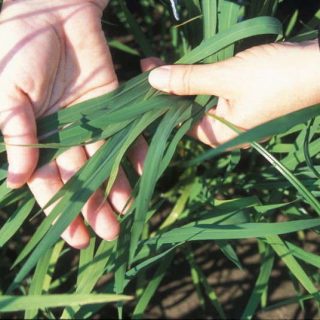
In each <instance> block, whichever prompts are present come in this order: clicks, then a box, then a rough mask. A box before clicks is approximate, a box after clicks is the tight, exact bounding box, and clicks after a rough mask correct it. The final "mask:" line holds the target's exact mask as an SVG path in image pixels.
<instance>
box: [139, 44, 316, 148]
mask: <svg viewBox="0 0 320 320" xmlns="http://www.w3.org/2000/svg"><path fill="white" fill-rule="evenodd" d="M144 63H145V64H149V67H150V66H151V64H153V66H156V64H157V62H156V61H155V60H153V61H150V60H149V61H148V60H147V61H145V62H144ZM149 82H150V84H151V85H152V86H153V87H154V88H156V89H158V90H161V91H164V92H168V93H172V94H176V95H199V94H204V95H214V96H217V97H219V100H218V104H217V106H216V107H215V108H214V109H212V110H211V111H210V112H211V113H215V114H216V115H218V116H220V117H222V118H224V119H226V120H228V121H229V122H231V123H233V124H235V125H236V126H238V127H239V128H240V129H243V130H248V129H251V128H253V127H255V126H257V125H260V124H262V123H265V122H267V121H269V120H272V119H275V118H277V117H280V116H282V115H285V114H288V113H290V112H294V111H297V110H300V109H303V108H305V107H308V106H312V105H315V104H317V103H319V102H320V50H319V45H318V41H316V40H314V41H308V42H303V43H299V44H298V43H288V42H287V43H277V44H268V45H262V46H257V47H253V48H251V49H248V50H245V51H243V52H240V53H239V54H237V55H236V56H235V57H233V58H231V59H228V60H225V61H222V62H218V63H214V64H209V65H193V66H191V65H175V66H162V67H159V68H156V69H155V70H153V71H151V73H150V75H149ZM191 135H193V136H194V137H196V138H198V139H199V140H200V141H202V142H203V143H205V144H208V145H210V146H213V147H214V146H217V145H219V144H221V143H224V142H226V141H228V140H230V139H231V138H233V137H234V136H235V135H236V133H235V132H234V131H232V130H231V129H229V128H227V127H226V126H225V125H224V124H222V123H221V122H219V121H217V120H214V119H213V118H212V117H210V116H205V117H204V118H203V119H202V120H201V121H200V122H199V123H198V124H197V125H196V126H195V127H194V128H193V130H192V131H191Z"/></svg>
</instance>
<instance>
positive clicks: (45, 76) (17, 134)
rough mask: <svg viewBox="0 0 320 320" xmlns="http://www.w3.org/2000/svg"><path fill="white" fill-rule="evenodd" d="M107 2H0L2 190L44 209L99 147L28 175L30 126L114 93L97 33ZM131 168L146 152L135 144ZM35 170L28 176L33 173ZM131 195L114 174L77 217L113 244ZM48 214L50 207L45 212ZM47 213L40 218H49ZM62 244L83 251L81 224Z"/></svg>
mask: <svg viewBox="0 0 320 320" xmlns="http://www.w3.org/2000/svg"><path fill="white" fill-rule="evenodd" d="M107 3H108V0H54V1H51V0H5V1H4V4H3V8H2V12H1V15H0V39H1V46H0V128H1V131H2V134H3V136H4V140H5V143H6V150H7V157H8V163H9V169H8V178H7V183H8V186H9V187H10V188H19V187H21V186H22V185H24V184H25V183H26V182H28V185H29V187H30V189H31V191H32V193H33V194H34V196H35V198H36V200H37V202H38V203H39V205H40V206H41V207H44V206H45V205H46V204H47V202H48V201H49V200H50V199H51V198H52V197H53V196H54V195H55V194H56V192H58V191H59V190H60V189H61V187H62V186H63V185H64V183H66V182H67V181H68V180H69V179H70V178H71V177H72V175H74V174H75V173H76V172H77V171H78V170H79V169H80V167H82V166H83V165H84V163H85V162H86V160H87V158H88V157H90V156H92V155H93V154H94V153H95V152H96V151H97V149H98V148H99V147H100V146H101V144H103V142H99V143H94V144H91V145H86V146H85V147H84V148H82V147H77V146H76V147H73V148H70V149H69V150H67V151H66V152H64V153H63V154H61V155H59V156H58V158H57V159H56V161H53V162H51V163H50V164H48V165H45V166H43V167H41V168H38V169H37V170H35V168H36V166H37V161H38V150H37V149H36V148H32V147H21V146H17V145H28V144H29V145H30V144H36V143H37V132H36V118H39V117H42V116H45V115H47V114H50V113H53V112H56V111H58V110H59V109H61V108H66V107H72V105H74V104H76V103H78V102H81V101H83V100H87V99H90V98H93V97H96V96H99V95H101V94H105V93H107V92H110V91H112V90H114V89H115V88H116V87H117V86H118V80H117V77H116V74H115V72H114V68H113V63H112V59H111V55H110V52H109V48H108V45H107V42H106V39H105V36H104V33H103V31H102V28H101V16H102V12H103V10H104V8H105V6H106V5H107ZM138 144H139V146H138V147H137V148H136V149H135V150H137V151H136V152H134V151H133V152H132V153H131V160H132V163H133V165H134V166H135V168H136V169H137V171H138V172H139V173H141V170H142V162H143V159H144V154H145V152H146V148H147V146H146V142H145V141H144V140H143V139H142V138H140V140H139V141H138ZM34 170H35V171H34ZM130 197H131V188H130V185H129V182H128V180H127V178H126V176H125V174H124V172H123V171H121V169H120V171H119V175H118V179H117V180H116V182H115V184H114V186H113V188H112V190H111V192H110V194H109V198H108V201H105V198H104V194H103V192H102V190H98V191H97V192H95V193H94V194H93V195H92V196H91V197H90V199H89V201H88V202H87V203H86V204H85V206H84V207H83V209H82V214H83V216H84V218H85V220H86V221H87V222H88V224H89V225H91V227H92V229H93V230H94V231H95V233H96V234H97V235H98V236H100V237H101V238H103V239H105V240H113V239H114V238H115V237H117V235H118V233H119V222H118V221H117V218H116V216H115V215H114V210H115V211H118V212H123V210H124V208H125V206H126V204H127V201H128V199H129V198H130ZM51 208H52V207H51ZM51 208H47V209H46V210H45V212H46V213H47V214H49V213H50V211H51ZM62 237H63V238H64V239H65V240H66V241H67V242H68V243H69V244H70V245H71V246H73V247H75V248H83V247H85V246H86V245H87V244H88V243H89V238H90V236H89V233H88V230H87V228H86V226H85V224H84V222H83V220H82V218H81V217H80V216H78V217H77V218H76V219H75V220H74V221H73V222H72V223H71V225H70V226H69V227H68V228H67V229H66V230H65V232H64V233H63V235H62Z"/></svg>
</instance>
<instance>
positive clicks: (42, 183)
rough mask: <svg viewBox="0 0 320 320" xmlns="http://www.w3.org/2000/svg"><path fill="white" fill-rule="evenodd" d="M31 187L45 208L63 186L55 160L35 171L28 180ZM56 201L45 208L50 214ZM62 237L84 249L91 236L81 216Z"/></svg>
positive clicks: (75, 246)
mask: <svg viewBox="0 0 320 320" xmlns="http://www.w3.org/2000/svg"><path fill="white" fill-rule="evenodd" d="M28 185H29V188H30V190H31V192H32V193H33V195H34V197H35V198H36V200H37V202H38V204H39V205H40V207H42V208H44V207H45V206H46V204H47V203H48V202H49V201H50V199H51V198H52V197H53V196H54V195H55V194H56V193H57V192H58V191H59V190H60V189H61V188H62V187H63V182H62V181H61V179H60V175H59V170H58V168H57V165H56V163H55V162H51V163H50V164H47V165H45V166H43V167H41V168H39V169H37V170H36V171H35V173H34V174H33V175H32V177H31V179H30V180H29V181H28ZM55 205H56V203H54V204H52V205H50V206H49V207H48V208H46V209H45V210H44V212H45V214H46V215H49V214H50V212H51V211H52V209H53V208H54V206H55ZM61 237H62V238H63V239H64V240H65V241H66V242H67V243H68V244H69V245H70V246H72V247H73V248H76V249H83V248H85V247H87V246H88V244H89V240H90V236H89V233H88V230H87V229H86V227H85V225H84V223H83V221H82V219H81V217H79V216H78V217H77V218H75V220H73V222H72V223H71V224H70V225H69V226H68V227H67V228H66V230H65V231H64V232H63V233H62V235H61Z"/></svg>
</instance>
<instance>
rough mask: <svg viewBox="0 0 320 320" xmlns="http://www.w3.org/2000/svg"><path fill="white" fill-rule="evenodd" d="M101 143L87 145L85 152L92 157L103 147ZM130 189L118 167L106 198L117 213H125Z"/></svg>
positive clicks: (129, 197) (128, 203) (125, 177)
mask: <svg viewBox="0 0 320 320" xmlns="http://www.w3.org/2000/svg"><path fill="white" fill-rule="evenodd" d="M103 143H104V142H103V141H98V142H95V143H91V144H87V145H86V151H87V154H88V156H90V157H92V156H93V155H94V154H95V152H97V151H98V149H99V148H100V147H101V146H102V145H103ZM141 169H142V168H141ZM131 193H132V189H131V186H130V183H129V181H128V178H127V176H126V174H125V173H124V171H123V169H122V168H121V167H120V168H119V171H118V175H117V177H116V179H115V182H114V184H113V186H112V188H111V190H110V192H109V195H108V198H109V201H110V203H111V204H112V206H113V208H114V209H115V210H116V211H117V212H119V213H125V212H126V211H127V209H128V208H129V206H130V199H131Z"/></svg>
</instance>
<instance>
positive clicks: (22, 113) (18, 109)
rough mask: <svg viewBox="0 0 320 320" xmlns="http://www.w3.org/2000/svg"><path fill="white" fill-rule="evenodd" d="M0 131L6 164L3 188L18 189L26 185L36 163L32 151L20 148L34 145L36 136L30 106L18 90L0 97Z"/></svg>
mask: <svg viewBox="0 0 320 320" xmlns="http://www.w3.org/2000/svg"><path fill="white" fill-rule="evenodd" d="M0 128H1V131H2V134H3V137H4V142H5V143H6V150H7V158H8V163H9V168H8V177H7V185H8V187H10V188H19V187H21V186H22V185H24V184H25V183H26V182H27V181H28V179H29V178H30V176H31V174H32V173H33V171H34V169H35V167H36V165H37V162H38V150H37V149H36V148H33V147H28V146H21V145H29V144H36V143H37V134H36V122H35V117H34V113H33V109H32V105H31V103H30V101H29V98H28V97H27V95H26V94H24V93H23V92H22V91H20V90H19V89H14V90H13V92H10V93H8V92H6V93H2V94H1V96H0ZM18 145H20V146H18Z"/></svg>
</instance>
